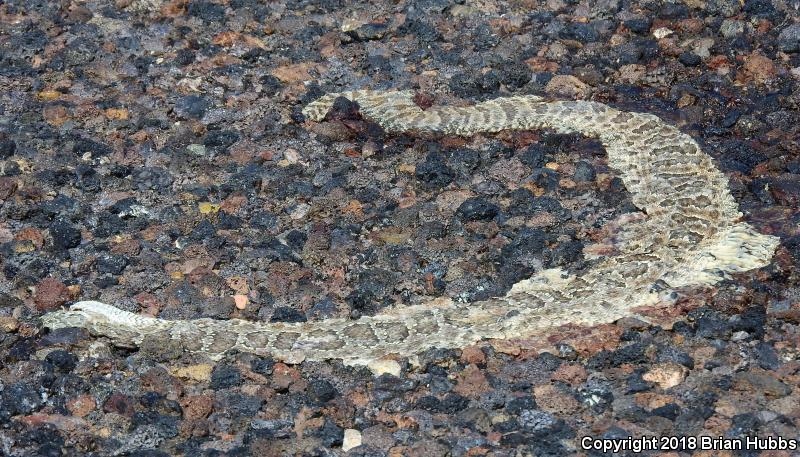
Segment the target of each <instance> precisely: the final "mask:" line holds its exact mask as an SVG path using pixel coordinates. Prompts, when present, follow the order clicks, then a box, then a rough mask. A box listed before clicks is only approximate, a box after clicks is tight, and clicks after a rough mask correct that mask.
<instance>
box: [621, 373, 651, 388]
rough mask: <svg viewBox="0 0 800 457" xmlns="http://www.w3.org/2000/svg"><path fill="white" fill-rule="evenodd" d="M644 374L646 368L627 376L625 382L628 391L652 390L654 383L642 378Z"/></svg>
mask: <svg viewBox="0 0 800 457" xmlns="http://www.w3.org/2000/svg"><path fill="white" fill-rule="evenodd" d="M643 374H644V370H636V371H634V372H633V373H631V374H630V375H628V377H627V378H626V380H625V382H626V384H627V391H626V393H631V394H634V393H638V392H646V391H648V390H650V389H651V388H652V387H653V385H652V384H650V383H649V382H647V381H645V380H644V379H643V378H642V375H643Z"/></svg>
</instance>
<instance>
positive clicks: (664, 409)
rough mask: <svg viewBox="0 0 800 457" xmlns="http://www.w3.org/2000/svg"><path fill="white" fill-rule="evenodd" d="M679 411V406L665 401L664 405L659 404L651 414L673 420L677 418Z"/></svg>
mask: <svg viewBox="0 0 800 457" xmlns="http://www.w3.org/2000/svg"><path fill="white" fill-rule="evenodd" d="M680 412H681V408H680V406H678V405H677V404H675V403H667V404H666V405H664V406H659V407H658V408H656V409H654V410H653V415H655V416H661V417H666V418H667V419H669V420H671V421H674V420H675V419H677V417H678V415H679V414H680Z"/></svg>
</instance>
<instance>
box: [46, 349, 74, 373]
mask: <svg viewBox="0 0 800 457" xmlns="http://www.w3.org/2000/svg"><path fill="white" fill-rule="evenodd" d="M45 360H46V361H47V362H50V364H52V365H53V366H54V367H56V368H58V369H59V370H60V371H62V372H64V373H68V372H70V371H72V370H74V369H75V366H76V365H77V363H78V358H77V357H76V356H75V355H73V354H71V353H69V352H67V351H64V350H61V349H56V350H55V351H52V352H50V353H48V354H47V356H46V357H45Z"/></svg>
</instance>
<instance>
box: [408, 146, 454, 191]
mask: <svg viewBox="0 0 800 457" xmlns="http://www.w3.org/2000/svg"><path fill="white" fill-rule="evenodd" d="M414 174H415V176H416V177H417V179H419V180H420V181H422V182H423V183H424V186H425V187H426V188H428V189H441V188H442V187H444V186H446V185H448V184H450V183H451V182H453V178H455V172H454V171H453V170H452V169H451V168H450V167H448V166H447V163H446V162H445V160H444V157H443V156H442V155H441V154H436V153H432V154H428V156H427V157H426V158H425V161H424V162H421V163H419V164H417V167H416V171H415V172H414Z"/></svg>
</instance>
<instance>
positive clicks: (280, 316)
mask: <svg viewBox="0 0 800 457" xmlns="http://www.w3.org/2000/svg"><path fill="white" fill-rule="evenodd" d="M306 320H307V319H306V316H305V315H304V314H303V313H301V312H300V311H298V310H296V309H294V308H291V307H289V306H280V307H278V308H275V311H273V313H272V317H270V318H269V321H270V322H305V321H306Z"/></svg>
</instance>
